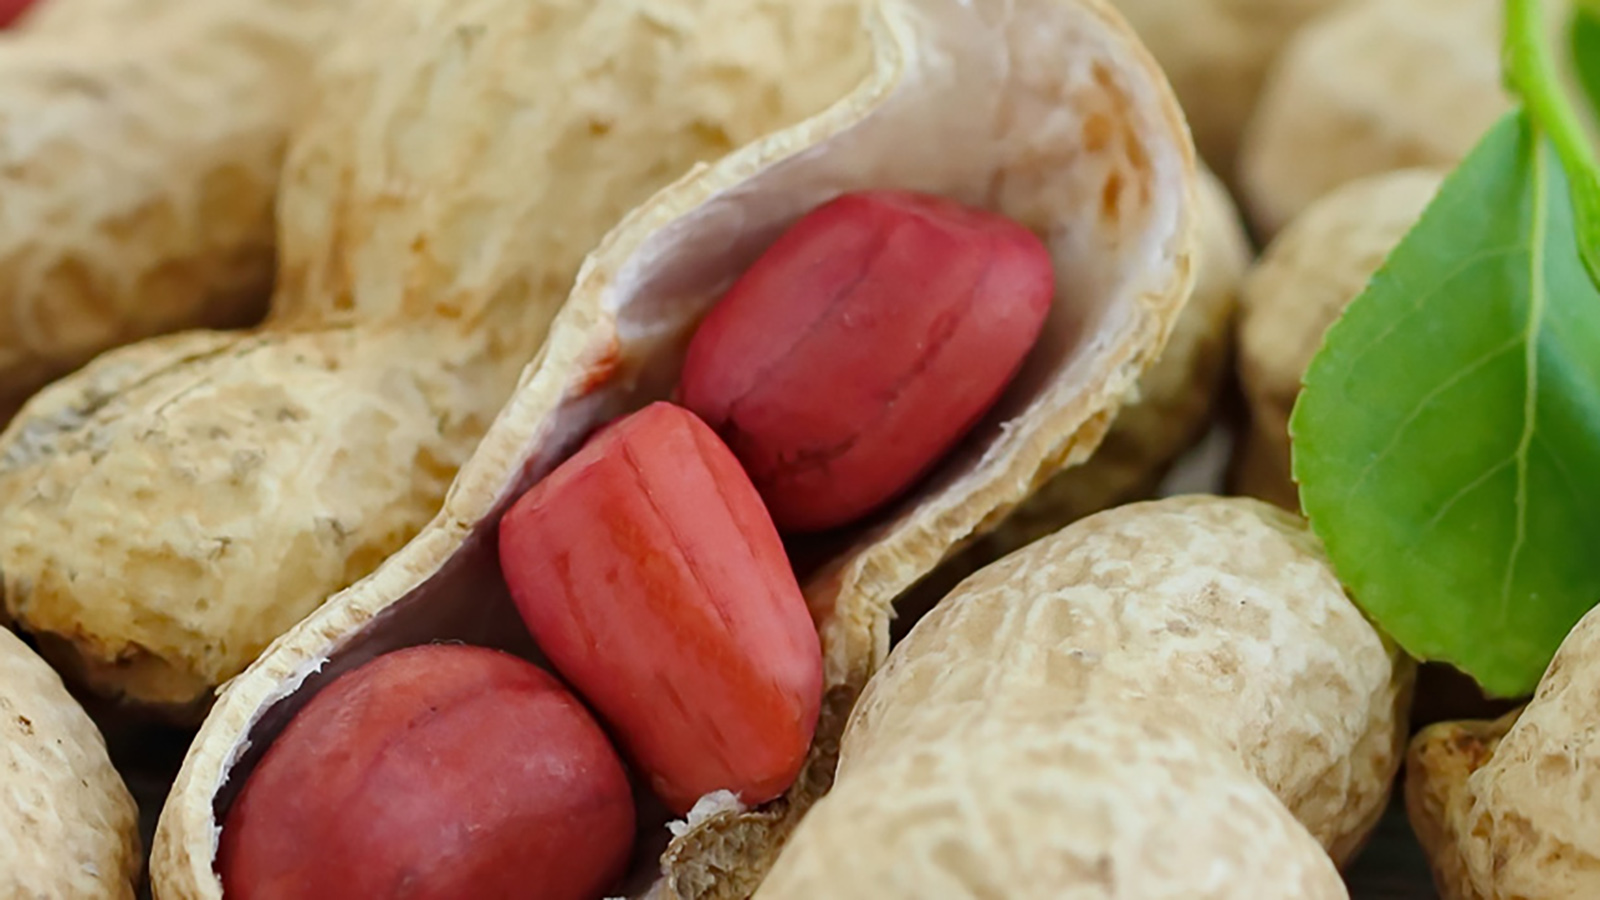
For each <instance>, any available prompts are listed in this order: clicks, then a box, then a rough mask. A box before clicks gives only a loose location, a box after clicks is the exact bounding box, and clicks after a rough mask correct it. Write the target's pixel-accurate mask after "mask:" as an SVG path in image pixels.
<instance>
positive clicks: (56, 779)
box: [0, 628, 143, 900]
mask: <svg viewBox="0 0 1600 900" xmlns="http://www.w3.org/2000/svg"><path fill="white" fill-rule="evenodd" d="M138 825H139V823H138V810H137V809H135V807H134V803H133V796H132V795H131V794H129V793H128V788H127V785H125V784H123V782H122V778H121V776H119V775H118V774H117V772H116V770H115V769H113V768H112V767H111V759H110V757H109V756H107V755H106V742H105V738H104V737H102V736H101V734H100V732H99V730H98V729H96V728H95V726H94V722H93V721H91V720H90V719H89V716H88V714H87V713H85V712H84V711H83V707H81V706H79V705H78V702H77V701H76V700H74V699H73V698H72V695H71V694H69V693H67V688H66V686H65V685H64V684H62V682H61V676H59V675H57V674H56V673H55V671H54V670H53V669H51V668H50V667H49V666H48V665H46V664H45V662H44V660H42V659H40V658H39V657H38V656H37V655H35V654H34V652H33V651H32V650H30V649H29V648H28V646H27V645H26V644H24V643H23V642H22V641H21V640H20V639H19V638H18V637H17V636H16V635H14V634H12V633H11V632H10V631H7V630H5V629H3V628H0V847H4V848H5V851H4V854H5V864H4V865H0V897H15V898H30V900H31V898H34V897H52V898H53V897H61V898H67V897H70V898H73V900H133V896H134V887H135V885H136V884H137V883H138V880H139V876H140V873H141V870H142V868H143V859H142V857H141V855H140V846H139V829H138Z"/></svg>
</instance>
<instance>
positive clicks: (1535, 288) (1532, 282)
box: [1499, 131, 1550, 625]
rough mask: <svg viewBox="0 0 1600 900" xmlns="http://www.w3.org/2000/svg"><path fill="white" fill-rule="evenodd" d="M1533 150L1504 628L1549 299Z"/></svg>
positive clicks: (1544, 195)
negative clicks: (1519, 425)
mask: <svg viewBox="0 0 1600 900" xmlns="http://www.w3.org/2000/svg"><path fill="white" fill-rule="evenodd" d="M1533 137H1534V140H1533V147H1532V150H1531V156H1532V157H1533V159H1532V168H1533V173H1532V174H1533V210H1532V216H1533V222H1532V223H1531V225H1530V229H1529V232H1530V233H1529V241H1528V243H1529V245H1530V246H1529V247H1528V270H1529V271H1528V330H1527V334H1526V337H1525V340H1526V342H1527V343H1526V345H1525V346H1524V348H1523V365H1524V367H1525V368H1526V369H1527V377H1525V378H1524V379H1523V394H1522V434H1521V436H1520V437H1519V439H1518V441H1517V452H1516V457H1515V458H1516V461H1517V488H1516V494H1515V498H1514V499H1515V505H1516V519H1515V523H1514V530H1513V532H1512V540H1511V552H1510V554H1509V555H1508V556H1507V559H1506V576H1505V579H1504V580H1503V581H1502V582H1501V584H1500V615H1499V620H1500V623H1501V625H1504V624H1505V623H1506V622H1508V621H1509V616H1510V614H1511V584H1512V582H1513V581H1514V580H1515V579H1516V574H1517V560H1518V558H1519V557H1520V556H1521V555H1522V547H1523V545H1524V544H1525V543H1526V542H1527V537H1528V451H1529V449H1530V448H1531V447H1532V446H1533V433H1534V429H1535V427H1536V425H1537V422H1536V419H1537V417H1538V409H1539V328H1540V326H1541V324H1542V323H1543V321H1544V307H1545V299H1546V290H1547V287H1546V285H1545V271H1544V255H1545V241H1546V240H1547V239H1548V234H1547V228H1548V222H1547V218H1548V214H1549V209H1548V207H1549V202H1550V197H1549V193H1550V184H1549V180H1550V175H1549V172H1548V171H1547V166H1548V163H1547V162H1546V160H1545V153H1544V147H1543V142H1542V139H1541V138H1540V136H1539V134H1538V133H1537V131H1536V132H1535V133H1534V135H1533Z"/></svg>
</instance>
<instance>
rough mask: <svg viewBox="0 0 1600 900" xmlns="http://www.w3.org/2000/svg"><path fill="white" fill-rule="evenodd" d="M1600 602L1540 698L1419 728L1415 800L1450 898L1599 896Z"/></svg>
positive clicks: (1412, 782)
mask: <svg viewBox="0 0 1600 900" xmlns="http://www.w3.org/2000/svg"><path fill="white" fill-rule="evenodd" d="M1594 659H1600V610H1597V611H1592V612H1590V613H1589V614H1588V615H1586V616H1584V617H1583V619H1582V620H1580V621H1579V622H1578V624H1577V626H1576V627H1574V628H1573V629H1572V631H1571V632H1570V633H1569V634H1568V635H1567V638H1566V640H1565V641H1563V642H1562V644H1561V647H1560V648H1559V649H1558V650H1557V651H1556V655H1555V657H1554V658H1553V659H1552V660H1551V661H1550V666H1549V668H1548V669H1547V670H1546V672H1545V675H1544V678H1543V679H1542V680H1541V681H1540V682H1539V687H1538V689H1537V690H1536V691H1535V692H1534V695H1533V699H1531V700H1530V701H1528V703H1527V704H1526V705H1525V706H1523V707H1521V708H1520V709H1517V710H1513V711H1512V712H1510V713H1507V714H1506V715H1504V716H1502V717H1501V718H1499V719H1496V720H1493V721H1463V722H1442V723H1439V724H1437V725H1431V726H1429V727H1428V728H1425V729H1423V730H1422V731H1421V732H1420V733H1418V734H1417V736H1416V737H1415V738H1413V739H1412V743H1411V749H1410V753H1409V756H1408V759H1407V765H1406V768H1407V778H1406V807H1407V810H1408V812H1409V813H1410V818H1411V823H1412V828H1413V829H1414V830H1415V831H1416V833H1417V836H1418V838H1419V840H1420V841H1421V843H1422V845H1423V848H1424V849H1425V850H1426V851H1427V852H1428V856H1429V861H1430V863H1431V865H1432V867H1433V874H1434V883H1435V885H1436V886H1437V887H1438V890H1439V896H1440V897H1441V898H1442V900H1519V898H1532V897H1552V898H1555V897H1593V896H1600V821H1597V820H1596V818H1595V816H1594V812H1593V798H1594V796H1595V794H1596V791H1597V790H1600V735H1597V733H1596V727H1595V720H1594V698H1595V696H1596V694H1597V693H1600V665H1596V664H1594V663H1591V662H1590V660H1594Z"/></svg>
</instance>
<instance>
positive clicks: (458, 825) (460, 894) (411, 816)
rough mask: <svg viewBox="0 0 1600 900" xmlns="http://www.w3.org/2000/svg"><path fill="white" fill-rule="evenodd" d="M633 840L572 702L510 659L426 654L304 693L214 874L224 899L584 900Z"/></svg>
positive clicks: (600, 747) (593, 738) (243, 803)
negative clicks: (309, 695) (306, 698)
mask: <svg viewBox="0 0 1600 900" xmlns="http://www.w3.org/2000/svg"><path fill="white" fill-rule="evenodd" d="M634 829H635V822H634V808H633V795H632V793H631V788H630V786H629V784H628V779H627V775H626V773H625V771H624V769H623V767H622V762H621V760H620V759H619V758H618V756H617V754H616V751H615V750H613V749H612V748H611V745H610V743H609V741H608V740H607V738H606V736H605V734H604V732H602V731H601V729H600V726H599V725H598V724H597V723H596V722H595V721H594V719H593V717H592V716H590V715H589V713H588V711H587V710H585V709H584V708H583V705H582V704H581V703H579V702H578V700H577V698H575V697H573V696H572V695H571V694H570V693H568V692H567V691H566V689H564V688H563V687H562V686H561V685H560V683H559V682H557V681H556V680H555V679H554V678H552V677H551V676H550V675H549V674H547V673H545V672H543V671H541V670H540V669H538V668H537V667H535V666H533V665H531V664H529V663H527V662H524V661H522V660H520V659H517V658H515V657H513V656H509V655H507V654H504V653H499V652H496V651H493V650H486V649H483V648H479V647H463V646H459V645H434V646H425V647H416V648H412V649H407V650H401V651H397V652H395V653H391V654H387V655H385V656H380V657H378V658H377V659H376V660H374V661H372V662H370V663H368V664H366V665H364V666H362V667H361V668H358V669H356V670H354V671H352V672H350V673H347V674H345V675H344V676H342V677H340V678H338V679H336V680H335V681H334V682H333V683H332V684H330V685H328V686H327V687H326V688H325V689H323V690H322V691H321V692H320V693H318V694H317V696H316V697H314V698H312V700H311V701H310V702H309V703H308V704H307V705H306V706H305V708H304V709H303V710H301V712H300V713H299V714H298V715H297V716H295V718H294V719H293V720H292V721H291V722H290V723H289V726H288V728H286V729H284V731H283V734H282V735H280V736H279V738H278V739H277V741H275V742H274V743H273V745H272V747H271V749H269V750H268V751H267V753H266V755H265V756H264V757H263V758H262V760H261V762H260V764H259V765H258V766H257V767H256V769H255V771H254V772H253V773H252V774H251V776H250V778H249V780H248V781H247V782H246V783H245V788H244V791H243V793H241V794H240V796H239V798H238V799H237V800H236V801H234V804H233V806H232V808H231V809H230V810H229V811H228V815H227V820H226V823H225V826H224V828H223V830H222V847H221V857H220V870H221V874H222V880H223V885H224V888H225V891H226V896H227V897H228V898H229V900H323V898H326V900H351V898H355V897H405V898H407V900H461V898H468V897H470V898H473V900H497V898H506V900H511V898H524V897H531V896H538V897H541V898H548V900H594V898H596V897H599V896H601V895H602V893H603V892H604V891H605V890H606V889H607V888H609V887H610V886H611V885H612V883H613V882H615V881H617V880H618V879H619V878H620V877H621V875H622V874H623V872H624V869H625V867H626V866H627V863H628V857H629V853H630V851H631V848H632V845H633V840H634Z"/></svg>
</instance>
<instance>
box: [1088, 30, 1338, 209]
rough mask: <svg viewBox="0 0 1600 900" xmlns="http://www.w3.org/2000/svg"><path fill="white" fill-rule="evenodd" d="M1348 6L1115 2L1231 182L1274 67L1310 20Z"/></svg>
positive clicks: (1202, 146)
mask: <svg viewBox="0 0 1600 900" xmlns="http://www.w3.org/2000/svg"><path fill="white" fill-rule="evenodd" d="M1346 2H1348V0H1112V5H1113V6H1115V7H1116V8H1117V10H1118V11H1119V12H1121V13H1122V14H1123V15H1125V16H1127V17H1128V21H1129V22H1130V23H1132V25H1133V27H1134V30H1135V31H1137V32H1139V37H1140V39H1142V40H1143V41H1144V43H1145V45H1146V46H1148V47H1149V48H1150V52H1151V53H1152V54H1154V55H1155V58H1156V62H1158V63H1160V64H1161V69H1162V71H1164V72H1166V74H1167V77H1168V78H1169V79H1171V80H1172V87H1173V89H1174V90H1176V91H1177V92H1178V100H1179V102H1181V103H1182V104H1183V111H1184V113H1185V115H1186V117H1187V118H1188V120H1189V127H1190V129H1191V130H1192V131H1193V132H1194V142H1195V146H1196V147H1197V148H1198V149H1199V151H1200V152H1201V154H1203V155H1204V156H1205V159H1206V162H1208V163H1210V164H1211V166H1212V167H1213V168H1214V169H1216V170H1217V171H1218V172H1219V173H1220V174H1221V175H1222V177H1223V178H1224V179H1225V180H1226V181H1227V182H1228V183H1229V184H1233V181H1234V162H1235V157H1236V155H1237V154H1238V150H1239V136H1240V134H1242V133H1243V131H1244V128H1245V124H1246V123H1247V122H1248V121H1249V119H1250V114H1251V113H1252V112H1254V111H1255V108H1256V100H1257V98H1258V97H1259V96H1260V94H1261V89H1262V86H1263V85H1265V84H1266V83H1267V79H1268V75H1269V73H1270V72H1271V71H1272V64H1273V62H1275V61H1276V60H1277V58H1278V54H1279V52H1280V51H1281V50H1282V49H1283V46H1284V44H1286V43H1287V42H1288V41H1289V39H1290V38H1292V37H1293V36H1294V35H1295V34H1296V33H1297V32H1298V31H1299V30H1300V28H1301V27H1302V26H1303V25H1305V24H1306V23H1307V22H1309V21H1314V20H1315V18H1316V17H1317V16H1319V15H1322V14H1323V13H1325V12H1326V11H1328V10H1330V9H1333V8H1335V7H1337V6H1339V5H1341V4H1343V3H1346Z"/></svg>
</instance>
